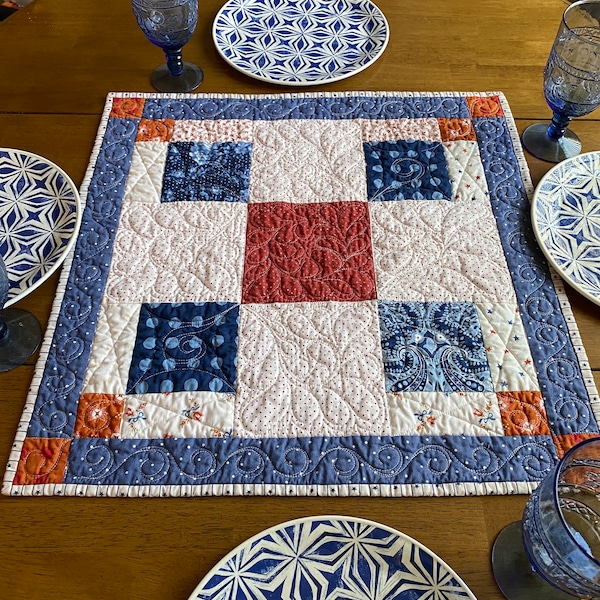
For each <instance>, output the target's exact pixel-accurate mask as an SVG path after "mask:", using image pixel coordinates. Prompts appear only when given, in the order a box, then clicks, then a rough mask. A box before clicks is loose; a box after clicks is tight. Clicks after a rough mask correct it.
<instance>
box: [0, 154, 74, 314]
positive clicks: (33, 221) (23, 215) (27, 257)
mask: <svg viewBox="0 0 600 600" xmlns="http://www.w3.org/2000/svg"><path fill="white" fill-rule="evenodd" d="M80 220H81V210H80V201H79V193H78V191H77V188H76V187H75V184H74V183H73V181H71V179H70V177H69V176H68V175H67V174H66V173H65V172H64V171H63V170H62V169H60V168H59V167H57V166H56V165H55V164H54V163H52V162H50V161H48V160H46V159H45V158H42V157H40V156H37V155H36V154H32V153H31V152H25V151H23V150H14V149H11V148H0V256H1V257H2V259H3V261H4V263H5V265H6V270H7V272H8V278H9V281H10V290H9V293H8V299H7V301H6V304H5V307H6V306H10V305H11V304H14V303H15V302H17V301H18V300H20V299H21V298H23V297H24V296H26V295H27V294H28V293H29V292H31V291H32V290H34V289H35V288H37V287H38V286H39V285H41V284H42V283H43V282H44V281H46V279H48V278H49V277H50V275H52V273H54V271H56V269H58V267H59V266H60V264H61V263H62V261H63V260H64V259H65V257H66V255H67V253H68V252H69V250H70V248H71V246H72V245H73V243H74V242H75V237H76V233H77V230H78V228H79V223H80Z"/></svg>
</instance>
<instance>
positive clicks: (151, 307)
mask: <svg viewBox="0 0 600 600" xmlns="http://www.w3.org/2000/svg"><path fill="white" fill-rule="evenodd" d="M239 312H240V308H239V304H233V303H230V302H184V303H175V304H142V306H141V309H140V318H139V322H138V328H137V336H136V340H135V346H134V349H133V355H132V358H131V366H130V368H129V380H128V382H127V393H128V394H146V393H152V392H163V393H166V392H181V391H211V392H235V384H236V373H237V370H236V369H237V366H236V363H237V360H236V355H237V344H238V337H237V336H238V324H239Z"/></svg>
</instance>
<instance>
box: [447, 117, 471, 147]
mask: <svg viewBox="0 0 600 600" xmlns="http://www.w3.org/2000/svg"><path fill="white" fill-rule="evenodd" d="M438 123H439V125H440V133H441V134H442V141H443V142H457V141H459V140H465V141H469V142H474V141H476V140H477V138H476V137H475V130H474V129H473V122H472V121H471V119H442V118H439V119H438Z"/></svg>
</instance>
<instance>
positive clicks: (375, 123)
mask: <svg viewBox="0 0 600 600" xmlns="http://www.w3.org/2000/svg"><path fill="white" fill-rule="evenodd" d="M357 122H359V123H360V125H361V129H362V136H363V141H365V142H390V141H395V140H422V141H425V142H441V141H442V134H441V133H440V125H439V123H438V120H437V119H434V118H431V119H373V120H370V119H357Z"/></svg>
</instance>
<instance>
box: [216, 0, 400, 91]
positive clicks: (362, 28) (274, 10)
mask: <svg viewBox="0 0 600 600" xmlns="http://www.w3.org/2000/svg"><path fill="white" fill-rule="evenodd" d="M388 38H389V31H388V24H387V21H386V18H385V16H384V15H383V13H382V12H381V11H380V10H379V9H378V8H377V7H376V6H375V5H374V4H373V3H372V2H370V1H369V0H229V2H227V3H226V4H225V5H224V6H223V8H221V10H220V11H219V12H218V14H217V16H216V18H215V21H214V23H213V39H214V42H215V45H216V47H217V50H218V52H219V54H220V55H221V56H222V57H223V58H224V59H225V60H226V61H227V62H228V63H229V64H230V65H231V66H232V67H234V68H236V69H238V70H239V71H241V72H242V73H245V74H246V75H249V76H250V77H254V78H256V79H260V80H262V81H268V82H270V83H279V84H282V85H318V84H322V83H331V82H333V81H339V80H340V79H345V78H346V77H350V76H351V75H354V74H356V73H358V72H360V71H362V70H363V69H366V68H367V67H368V66H369V65H371V64H372V63H373V62H375V61H376V60H377V59H378V58H379V57H380V56H381V54H382V53H383V51H384V50H385V47H386V46H387V43H388Z"/></svg>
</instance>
